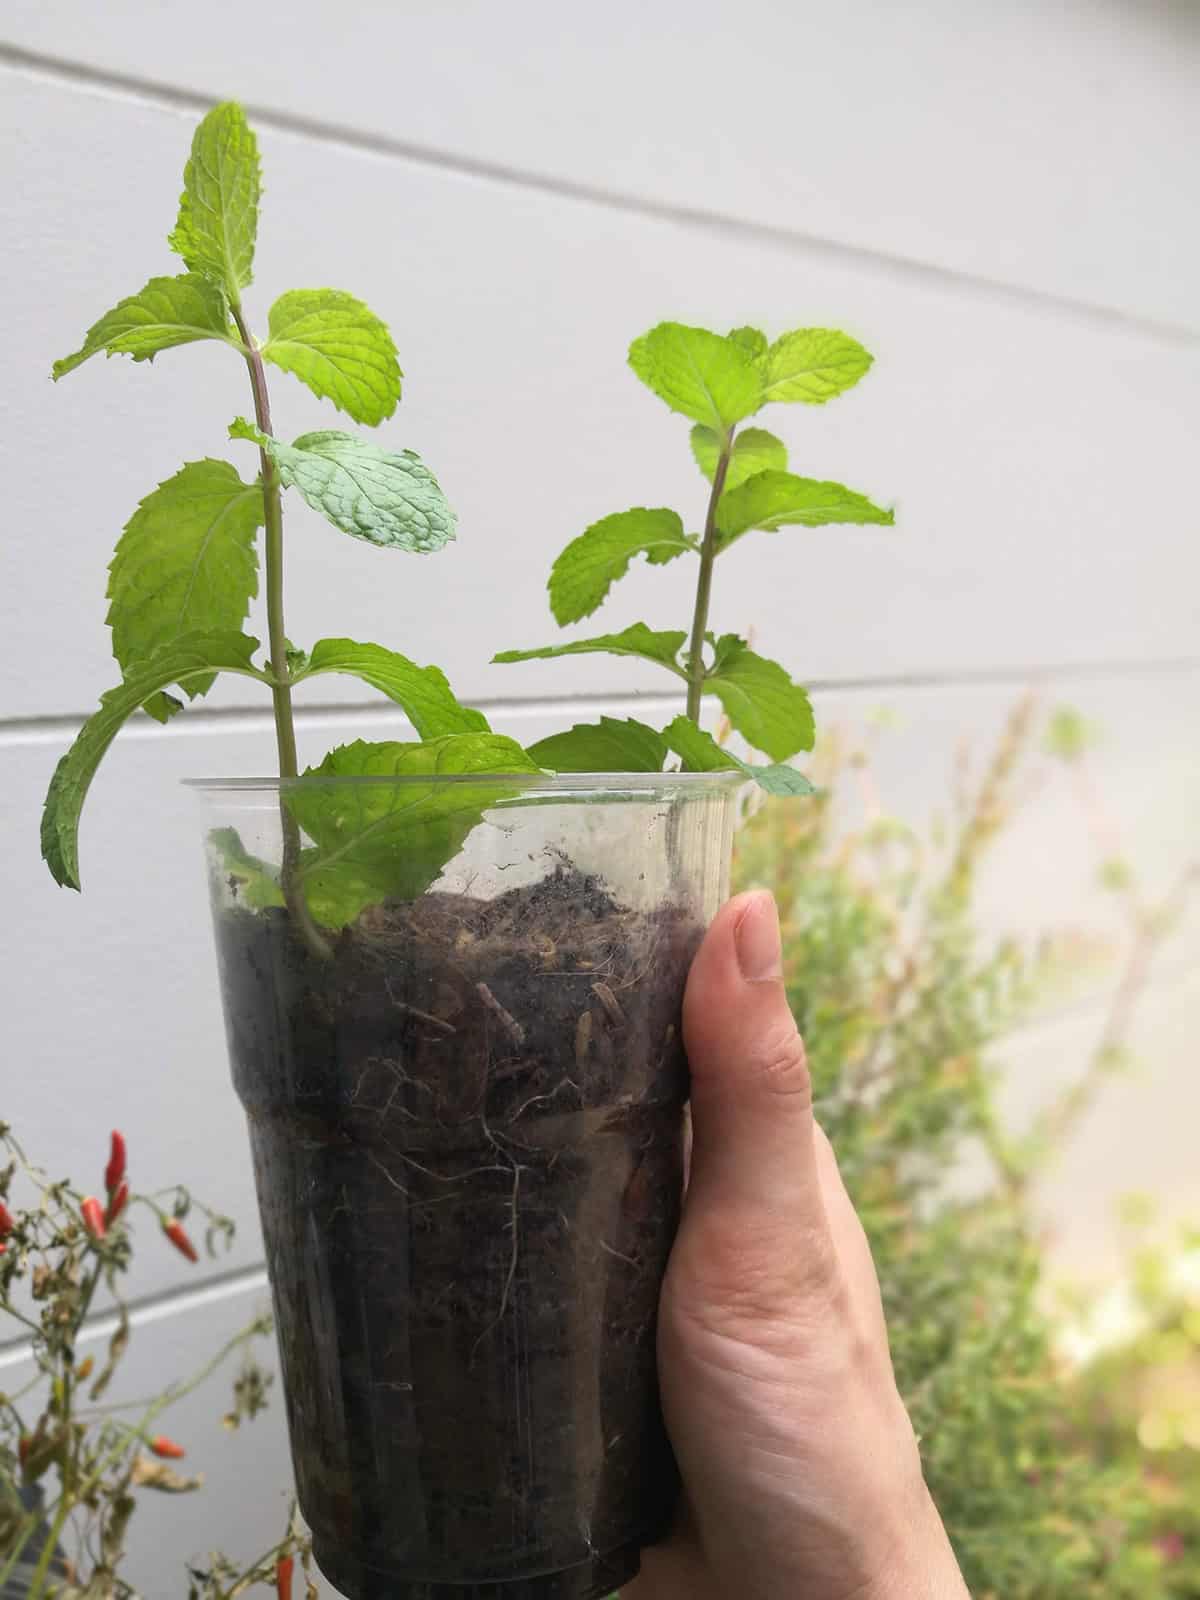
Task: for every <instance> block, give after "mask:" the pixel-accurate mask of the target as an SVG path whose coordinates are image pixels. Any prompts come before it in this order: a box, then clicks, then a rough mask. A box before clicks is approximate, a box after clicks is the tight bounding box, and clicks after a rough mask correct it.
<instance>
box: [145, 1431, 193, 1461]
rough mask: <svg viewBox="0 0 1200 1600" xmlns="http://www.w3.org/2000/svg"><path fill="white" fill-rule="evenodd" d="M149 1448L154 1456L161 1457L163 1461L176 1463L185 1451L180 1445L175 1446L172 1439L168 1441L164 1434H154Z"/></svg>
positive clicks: (185, 1453)
mask: <svg viewBox="0 0 1200 1600" xmlns="http://www.w3.org/2000/svg"><path fill="white" fill-rule="evenodd" d="M150 1448H151V1450H153V1452H154V1454H155V1455H156V1456H161V1457H162V1458H163V1460H164V1461H178V1460H179V1459H180V1458H181V1457H182V1456H185V1455H187V1451H186V1450H185V1449H184V1448H183V1446H182V1445H181V1444H176V1443H175V1441H174V1439H168V1438H167V1436H166V1434H165V1433H156V1434H155V1435H154V1437H153V1439H151V1441H150Z"/></svg>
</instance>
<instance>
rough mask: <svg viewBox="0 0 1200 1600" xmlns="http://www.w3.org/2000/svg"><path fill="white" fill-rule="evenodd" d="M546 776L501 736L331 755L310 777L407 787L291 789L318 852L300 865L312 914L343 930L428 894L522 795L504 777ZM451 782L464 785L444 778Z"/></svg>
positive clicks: (290, 799) (346, 748)
mask: <svg viewBox="0 0 1200 1600" xmlns="http://www.w3.org/2000/svg"><path fill="white" fill-rule="evenodd" d="M537 770H538V769H537V767H536V766H535V765H534V763H533V761H532V760H531V759H530V758H529V756H527V755H526V753H525V751H524V750H522V749H521V747H520V745H519V744H517V743H516V742H515V741H514V740H512V739H507V738H504V737H502V736H501V735H499V734H494V733H467V734H458V735H452V736H450V737H448V738H444V739H433V740H430V741H427V742H426V743H424V744H397V743H390V742H389V743H382V744H368V743H366V742H364V741H363V740H356V741H355V743H353V744H348V745H342V746H340V747H339V748H338V749H336V750H332V751H330V753H329V755H327V756H326V757H325V759H324V761H322V762H321V764H320V766H318V767H312V768H310V769H309V771H308V772H307V773H306V774H305V777H306V778H309V777H316V778H324V779H329V780H335V779H338V778H347V779H355V778H373V779H386V778H393V779H399V780H402V781H399V782H393V783H387V782H373V783H354V782H346V783H338V782H334V781H330V782H327V783H322V784H313V785H306V784H304V783H299V784H296V785H294V786H289V787H288V788H287V790H286V798H287V804H288V807H289V808H290V810H291V812H292V815H293V816H294V817H295V818H296V820H297V822H298V823H299V824H300V826H301V828H302V829H303V830H304V832H305V833H306V834H307V835H308V837H309V838H310V839H311V840H312V841H313V846H314V848H312V849H309V850H305V851H304V852H303V853H302V855H301V860H300V879H301V883H302V886H303V889H304V892H305V895H306V898H307V901H308V906H309V909H310V910H311V912H312V914H313V916H314V917H315V918H316V919H317V921H318V922H320V923H322V924H324V925H325V926H326V927H331V928H337V927H342V926H343V925H344V924H345V923H347V922H351V921H353V920H354V918H355V917H357V916H358V914H359V912H361V911H362V910H363V909H364V908H365V907H366V906H369V905H377V904H379V903H380V902H381V901H383V900H388V899H399V900H411V899H414V898H415V897H416V896H417V895H419V894H422V893H423V892H424V891H425V890H426V889H427V888H428V887H429V885H430V884H431V883H433V882H434V880H435V879H436V878H437V877H438V876H439V874H440V873H441V871H442V869H443V867H445V865H446V864H447V862H449V861H451V860H453V858H454V857H455V856H456V855H457V854H458V852H459V850H461V848H462V846H463V843H464V841H465V840H466V837H467V835H468V834H469V833H470V832H471V829H472V828H474V827H475V826H476V825H477V824H478V823H479V822H480V820H481V818H482V816H483V813H484V811H486V810H487V808H488V807H489V806H492V805H495V804H496V803H497V802H498V801H500V800H502V799H504V798H506V797H507V796H508V795H510V794H513V793H515V792H517V789H516V788H515V786H514V785H513V784H511V783H505V782H504V781H503V779H502V778H501V777H500V776H498V775H500V774H503V775H507V776H514V775H516V776H520V775H523V774H525V775H528V774H535V773H536V772H537ZM445 778H453V779H455V781H453V782H443V781H438V780H439V779H445ZM471 778H478V781H477V782H472V781H470V779H471ZM425 779H428V780H429V781H428V782H426V781H422V780H425Z"/></svg>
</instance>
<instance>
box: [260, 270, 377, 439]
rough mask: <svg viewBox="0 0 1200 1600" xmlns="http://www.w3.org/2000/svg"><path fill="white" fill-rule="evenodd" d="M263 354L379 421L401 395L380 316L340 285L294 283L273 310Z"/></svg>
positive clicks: (358, 415)
mask: <svg viewBox="0 0 1200 1600" xmlns="http://www.w3.org/2000/svg"><path fill="white" fill-rule="evenodd" d="M269 321H270V335H271V336H270V338H269V339H268V340H267V342H266V344H264V345H263V347H262V355H263V359H264V360H266V361H273V362H274V363H275V365H276V366H277V367H280V368H282V370H283V371H284V372H291V373H294V374H295V376H296V377H297V378H299V379H300V380H301V382H303V383H306V384H307V385H308V387H309V388H310V389H311V390H312V392H313V393H314V394H315V395H319V396H320V397H321V399H323V400H332V401H333V403H334V405H335V406H337V408H338V410H339V411H344V412H345V413H346V415H347V416H349V417H353V419H354V421H355V422H365V423H367V424H368V425H369V426H371V427H374V426H375V424H376V423H379V422H382V421H383V420H384V418H385V417H390V416H391V414H392V412H393V411H395V409H396V404H397V402H398V401H399V399H400V363H399V361H398V360H397V357H396V346H395V345H394V344H393V343H392V336H391V334H390V333H389V332H388V330H387V328H386V326H385V325H384V324H383V323H382V322H381V321H380V319H379V318H378V317H377V316H376V315H375V313H374V312H373V311H371V310H370V309H369V308H368V307H367V306H365V305H364V304H363V303H362V301H361V300H356V299H355V298H354V296H353V295H352V294H343V293H342V291H341V290H340V289H292V290H291V291H289V293H287V294H283V295H280V297H279V299H278V300H276V302H275V304H274V305H273V306H272V307H271V311H270V318H269Z"/></svg>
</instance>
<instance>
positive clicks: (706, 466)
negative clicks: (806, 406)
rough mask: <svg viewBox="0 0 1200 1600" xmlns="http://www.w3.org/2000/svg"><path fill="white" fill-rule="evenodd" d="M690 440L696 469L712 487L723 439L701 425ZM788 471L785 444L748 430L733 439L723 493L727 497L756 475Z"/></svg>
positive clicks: (769, 436) (766, 435)
mask: <svg viewBox="0 0 1200 1600" xmlns="http://www.w3.org/2000/svg"><path fill="white" fill-rule="evenodd" d="M691 438H692V454H693V456H695V458H696V465H697V466H698V467H699V468H700V471H701V472H702V473H703V474H704V476H705V477H706V478H707V479H708V481H709V483H711V482H712V481H713V473H714V472H716V470H717V458H718V457H719V455H720V454H721V439H720V435H719V434H716V433H714V432H713V430H712V429H711V428H706V427H704V425H703V424H702V423H699V422H698V423H697V424H696V426H695V427H694V428H693V429H692V435H691ZM786 468H787V446H786V445H785V444H784V442H783V440H782V439H777V438H776V437H775V435H774V434H773V433H768V432H767V430H766V429H765V428H747V429H746V430H745V432H744V433H739V434H737V435H736V436H735V438H734V441H733V449H732V451H731V452H730V456H729V466H728V468H727V469H726V472H725V491H724V492H725V493H726V494H728V493H729V491H730V490H731V489H736V488H737V487H738V485H739V484H743V483H745V481H746V479H747V478H752V477H754V475H755V473H758V472H766V471H768V470H771V471H777V472H783V471H785V470H786Z"/></svg>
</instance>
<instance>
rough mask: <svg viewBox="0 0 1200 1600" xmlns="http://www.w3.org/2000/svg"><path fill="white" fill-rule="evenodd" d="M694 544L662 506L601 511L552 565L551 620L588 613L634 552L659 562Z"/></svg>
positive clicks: (573, 618)
mask: <svg viewBox="0 0 1200 1600" xmlns="http://www.w3.org/2000/svg"><path fill="white" fill-rule="evenodd" d="M695 548H696V547H695V545H694V544H693V543H692V542H691V541H690V540H689V539H688V537H687V535H686V534H685V533H684V531H683V523H682V522H681V521H680V520H679V517H678V516H677V515H676V513H675V512H674V511H670V510H668V509H667V508H666V507H665V506H662V507H659V508H658V509H656V510H653V511H651V510H647V509H646V508H645V507H643V506H638V507H635V509H634V510H632V511H617V512H614V513H613V515H612V516H610V517H601V519H600V521H599V522H593V523H592V525H591V527H590V528H588V529H586V530H585V531H584V532H583V533H581V534H580V535H579V537H578V539H572V540H571V543H570V544H569V545H568V546H567V548H566V549H565V550H564V551H563V553H562V554H561V555H560V556H559V558H558V560H557V561H556V562H555V563H554V566H553V568H552V569H551V572H550V582H549V584H548V586H547V587H548V588H549V590H550V609H551V611H552V612H553V613H554V618H555V621H556V622H558V623H560V624H566V623H568V622H579V621H580V620H581V619H582V618H584V617H588V616H591V614H592V612H593V611H595V610H596V608H597V607H598V606H599V605H600V604H601V602H602V601H603V600H604V597H605V595H606V594H607V593H608V591H609V589H610V588H611V587H612V585H613V584H614V583H615V582H616V581H617V579H618V578H621V577H624V575H625V573H626V571H627V569H628V567H629V563H630V562H631V561H632V560H633V558H634V556H637V555H644V556H645V557H646V559H647V560H648V561H649V562H650V563H651V564H652V565H654V566H664V565H665V564H666V563H667V562H668V561H673V560H674V559H675V557H676V556H678V555H682V554H683V553H684V552H685V551H687V550H694V549H695Z"/></svg>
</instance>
